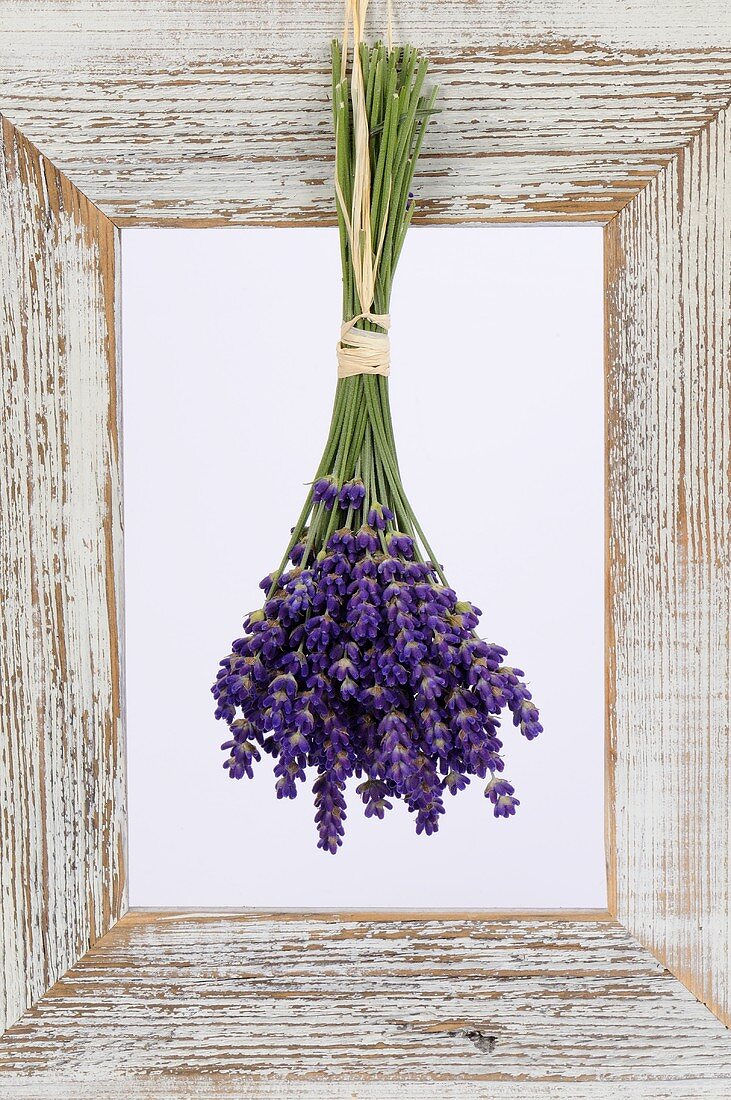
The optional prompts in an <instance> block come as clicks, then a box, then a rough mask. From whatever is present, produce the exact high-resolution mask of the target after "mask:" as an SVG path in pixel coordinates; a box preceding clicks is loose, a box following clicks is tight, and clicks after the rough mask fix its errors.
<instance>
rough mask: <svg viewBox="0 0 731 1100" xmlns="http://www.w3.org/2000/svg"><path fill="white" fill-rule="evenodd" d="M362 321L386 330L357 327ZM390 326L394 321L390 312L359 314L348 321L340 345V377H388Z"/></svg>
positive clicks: (339, 341)
mask: <svg viewBox="0 0 731 1100" xmlns="http://www.w3.org/2000/svg"><path fill="white" fill-rule="evenodd" d="M358 321H371V322H372V323H373V324H374V325H378V326H379V328H382V329H385V330H386V331H385V332H371V331H370V329H364V328H356V327H355V326H356V324H357V323H358ZM390 327H391V318H390V317H389V315H388V314H387V313H358V314H357V315H356V316H355V317H351V319H350V320H349V321H346V322H345V324H344V325H343V327H342V328H341V329H340V339H339V340H338V343H337V345H336V349H337V355H338V378H352V377H353V376H354V375H356V374H383V375H388V374H389V372H390V370H391V346H390V343H389V339H388V330H389V328H390Z"/></svg>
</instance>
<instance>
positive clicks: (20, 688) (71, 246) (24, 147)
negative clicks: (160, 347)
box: [0, 120, 125, 1029]
mask: <svg viewBox="0 0 731 1100" xmlns="http://www.w3.org/2000/svg"><path fill="white" fill-rule="evenodd" d="M0 232H1V234H2V248H0V309H1V310H2V329H1V330H0V349H1V354H2V398H3V404H2V422H3V430H2V433H0V434H1V437H2V442H1V443H0V447H1V448H2V451H1V452H0V469H1V470H2V476H1V477H0V515H1V516H2V528H1V535H2V537H1V539H0V585H1V590H2V608H1V610H0V615H1V616H2V619H1V635H0V636H1V637H2V649H1V652H0V715H1V718H2V737H1V738H0V936H1V938H2V956H1V958H2V962H1V964H0V1029H1V1028H2V1023H3V1021H9V1022H12V1021H14V1020H15V1019H17V1017H18V1016H19V1015H20V1014H21V1013H22V1012H23V1011H24V1010H25V1008H26V1007H27V1006H28V1004H30V1003H31V1002H32V1001H33V1000H34V999H35V998H37V997H38V996H40V994H41V993H43V992H44V991H45V990H46V989H47V988H48V986H49V985H51V984H52V983H53V982H54V981H55V980H56V979H57V978H58V977H59V975H61V974H62V973H63V972H64V971H65V970H66V969H67V968H68V967H69V966H70V965H71V964H72V963H73V962H75V961H76V959H77V958H78V957H79V955H81V954H82V953H83V952H84V951H85V950H86V949H87V948H88V947H89V945H90V944H91V943H93V942H94V941H95V939H96V938H97V937H98V936H100V935H102V934H103V933H104V932H106V931H107V930H108V928H109V927H110V925H111V924H112V923H113V922H114V921H115V920H116V919H117V917H118V916H119V915H120V912H121V911H122V909H123V907H124V904H125V865H124V851H123V848H124V835H125V832H124V830H125V821H124V804H125V792H124V768H123V745H122V743H121V729H120V722H121V694H120V693H121V667H120V621H119V619H120V607H119V599H118V596H119V586H120V577H119V571H120V563H121V500H120V485H119V456H118V453H117V439H118V434H117V432H118V425H117V389H116V387H117V377H116V334H115V327H114V326H115V315H114V309H115V300H116V295H117V288H116V275H117V270H116V235H117V231H116V230H115V229H114V227H113V226H112V224H111V223H110V222H109V221H108V220H107V219H106V218H105V217H104V216H103V215H102V214H100V213H99V211H98V210H96V209H95V208H94V207H93V206H92V205H91V204H90V203H89V202H88V201H87V199H85V198H84V196H83V195H82V194H80V193H79V191H77V190H76V189H75V188H74V187H73V186H72V184H70V183H69V181H68V180H67V179H66V178H65V177H64V176H62V175H61V174H60V173H59V172H58V171H57V170H56V169H55V168H54V167H53V165H51V164H49V162H48V161H47V160H46V159H45V158H44V157H43V156H41V155H40V154H39V153H38V151H37V149H35V148H34V146H33V145H31V144H30V143H29V142H28V141H27V140H26V139H25V138H23V137H22V136H21V135H20V134H19V133H18V132H17V131H16V130H15V129H14V128H13V127H12V126H11V125H10V124H9V123H8V122H7V121H6V120H2V143H1V146H0Z"/></svg>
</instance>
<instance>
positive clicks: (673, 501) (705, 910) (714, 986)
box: [606, 111, 731, 1023]
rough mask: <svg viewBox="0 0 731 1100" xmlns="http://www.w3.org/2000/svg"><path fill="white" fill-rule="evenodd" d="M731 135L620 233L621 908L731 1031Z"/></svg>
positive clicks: (683, 164)
mask: <svg viewBox="0 0 731 1100" xmlns="http://www.w3.org/2000/svg"><path fill="white" fill-rule="evenodd" d="M730 265H731V118H730V117H729V113H728V112H727V111H724V112H722V113H721V115H720V116H719V117H718V118H717V119H716V120H715V121H714V122H713V123H712V124H711V125H710V126H708V127H706V128H705V129H704V130H703V132H702V133H701V134H700V135H699V136H698V137H697V138H696V139H695V140H694V141H693V142H692V143H691V144H690V145H689V146H688V148H687V149H686V150H685V151H684V153H683V154H682V156H680V157H679V158H678V159H676V160H675V161H673V162H672V163H671V164H670V165H669V166H668V168H667V169H665V171H663V172H662V173H661V174H660V175H659V176H658V177H657V179H655V180H654V181H653V182H652V183H651V184H650V186H649V187H648V188H647V189H646V190H645V191H643V192H642V193H641V194H640V195H639V196H638V197H637V198H636V199H635V200H634V202H633V203H632V204H631V205H630V206H628V207H627V208H626V209H625V210H624V211H622V213H621V214H620V215H619V216H618V217H617V218H616V219H615V220H614V221H613V222H612V223H611V224H610V225H609V226H608V228H607V230H606V269H607V321H608V324H607V351H608V355H607V370H608V375H607V394H608V423H609V437H608V462H609V471H608V474H609V476H608V493H609V496H608V507H609V514H608V520H609V562H608V565H609V570H608V572H609V578H610V586H609V609H608V610H609V615H608V618H609V623H610V635H609V646H608V650H609V657H610V661H611V664H610V671H609V679H610V683H611V685H612V694H613V698H612V704H613V705H612V711H611V716H610V718H611V720H610V743H609V752H610V759H609V776H610V779H611V787H610V800H609V806H608V825H609V836H608V846H609V850H610V852H611V853H613V863H612V874H611V894H612V897H611V907H612V909H613V911H614V912H615V913H616V915H617V916H618V918H619V919H620V920H621V921H622V922H623V923H624V924H626V926H627V928H628V929H629V930H630V932H632V933H633V934H634V935H636V936H637V937H638V938H639V939H641V940H642V942H643V943H645V944H647V945H649V946H650V947H652V949H653V950H654V951H655V952H656V953H657V954H658V956H659V957H660V958H661V959H662V960H663V961H664V962H666V964H667V965H668V966H669V967H670V968H671V969H672V970H673V971H674V973H676V974H678V975H680V976H681V978H682V979H683V981H684V982H686V983H687V985H688V986H689V988H691V989H692V990H693V991H694V992H695V993H696V994H697V996H699V997H700V998H702V1000H704V1001H705V1002H706V1003H707V1004H708V1005H710V1006H711V1007H712V1008H713V1010H714V1011H716V1012H718V1013H719V1014H720V1015H721V1017H722V1018H723V1019H724V1020H726V1021H727V1022H728V1023H731V916H730V914H731V861H730V854H729V853H730V846H731V727H730V724H729V702H730V694H731V649H730V643H731V328H730V324H731V267H730Z"/></svg>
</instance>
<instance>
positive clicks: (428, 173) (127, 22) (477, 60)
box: [0, 0, 731, 225]
mask: <svg viewBox="0 0 731 1100" xmlns="http://www.w3.org/2000/svg"><path fill="white" fill-rule="evenodd" d="M394 7H395V30H396V35H397V37H401V38H404V39H407V38H408V39H410V40H412V41H414V42H415V43H416V44H418V45H421V46H423V47H424V48H425V49H426V50H427V52H428V53H429V55H430V57H431V59H432V72H433V77H434V79H435V80H436V81H437V82H438V83H439V84H440V85H441V86H442V89H443V90H442V94H441V97H440V103H441V106H442V108H443V113H442V114H441V115H440V116H439V118H438V122H437V124H436V125H434V126H433V127H432V128H431V130H430V132H429V135H428V138H427V141H426V143H425V146H424V151H423V153H422V157H421V160H420V164H419V174H418V180H417V195H418V200H419V207H418V210H417V215H416V217H417V219H419V218H422V219H425V220H427V221H431V222H438V221H456V222H460V221H469V222H479V221H493V220H498V221H499V220H505V219H508V220H512V221H520V220H528V221H534V220H535V221H551V220H556V219H558V220H563V221H566V220H571V221H592V222H602V221H606V220H607V219H609V218H611V217H612V215H613V214H614V213H616V211H617V210H619V209H620V208H621V207H622V206H624V205H625V204H626V203H627V202H628V201H629V200H630V199H631V198H632V196H633V195H635V194H636V193H637V192H638V191H639V190H640V189H641V188H642V187H644V186H645V185H646V184H647V182H648V181H649V180H650V179H651V178H652V177H653V176H654V175H655V174H656V173H657V172H658V170H660V169H661V168H662V167H663V166H664V165H665V164H667V162H668V160H669V159H670V158H671V157H672V156H673V155H675V154H676V153H677V151H678V150H679V149H680V148H682V147H683V146H684V145H685V144H687V142H688V141H689V140H690V138H691V137H692V135H693V134H695V133H697V132H698V131H699V130H700V129H701V128H702V127H703V125H704V124H705V123H706V122H708V121H709V119H710V118H711V117H712V116H713V115H714V114H716V113H717V112H718V111H719V109H721V108H722V107H724V106H725V105H726V104H728V103H729V102H730V101H731V7H730V6H729V5H728V4H727V3H726V2H725V0H710V2H708V3H705V4H703V5H702V6H701V7H699V6H698V4H697V3H696V2H695V0H674V2H668V0H665V2H663V3H657V2H656V0H596V2H595V3H592V4H591V5H587V4H586V3H583V2H579V0H550V2H549V0H544V2H541V3H532V4H531V3H529V4H526V3H524V2H518V0H503V2H501V3H500V4H496V3H493V2H491V0H490V2H488V0H484V2H475V0H462V2H456V0H451V2H445V0H440V2H434V0H399V2H398V3H397V4H395V5H394ZM372 13H373V17H372V20H371V27H372V28H373V29H374V30H375V31H376V32H377V31H378V30H379V29H381V28H383V27H384V26H385V18H384V5H383V3H380V4H379V3H374V4H373V5H372ZM0 22H2V25H3V34H2V36H1V37H0V73H2V77H3V79H2V85H1V86H2V91H1V92H0V110H3V111H4V112H5V113H6V115H7V116H8V117H9V118H10V119H11V120H12V121H13V122H14V123H15V124H16V125H17V126H19V128H20V129H21V130H22V131H23V132H24V133H25V134H27V135H28V136H29V137H30V138H31V139H32V140H34V141H35V142H36V143H37V144H38V145H39V146H40V148H41V149H42V150H43V151H44V153H46V154H47V155H48V156H49V157H50V158H51V159H52V161H53V162H54V163H55V164H57V165H58V166H59V167H60V168H61V169H62V170H64V171H65V172H66V173H67V174H69V175H70V177H71V178H72V179H73V180H74V182H75V183H76V184H77V186H78V187H80V188H81V190H82V191H83V192H84V193H85V194H87V195H88V196H89V197H90V198H91V199H93V201H94V202H95V203H96V204H97V205H98V206H99V207H100V208H101V209H102V210H103V211H104V212H105V213H106V214H107V215H108V216H109V217H111V218H112V219H113V220H114V221H115V222H117V223H118V224H120V225H134V224H149V225H163V224H173V225H175V224H199V225H200V224H225V223H235V224H239V223H240V224H280V223H288V222H291V221H292V220H293V219H296V220H297V222H298V224H312V223H318V224H319V223H322V222H323V221H325V222H331V221H332V220H333V196H332V182H331V176H332V157H333V141H332V136H331V133H330V129H331V122H330V107H329V102H328V96H329V80H330V78H329V75H328V56H329V40H330V38H331V37H332V36H333V35H337V34H339V33H340V30H341V26H342V0H313V2H310V3H307V4H303V3H301V2H295V0H279V2H277V3H272V2H271V0H198V2H190V3H186V4H184V5H181V4H179V3H176V2H174V0H160V2H157V0H156V2H155V3H154V4H153V3H150V0H128V2H127V3H124V4H120V3H118V2H110V0H106V2H105V0H102V2H100V0H64V2H62V3H60V2H55V3H54V2H51V0H49V2H41V3H39V2H37V0H36V2H28V0H2V2H0Z"/></svg>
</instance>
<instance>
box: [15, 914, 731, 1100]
mask: <svg viewBox="0 0 731 1100" xmlns="http://www.w3.org/2000/svg"><path fill="white" fill-rule="evenodd" d="M3 1087H4V1088H5V1089H6V1093H5V1095H9V1093H8V1089H10V1088H11V1087H12V1088H13V1089H15V1090H16V1091H14V1092H12V1095H13V1096H24V1095H32V1096H34V1097H36V1100H43V1098H46V1097H52V1096H53V1097H56V1096H63V1097H74V1098H75V1100H86V1098H89V1100H91V1098H94V1100H96V1098H99V1100H103V1098H104V1097H111V1096H114V1097H116V1096H122V1095H124V1096H129V1097H147V1096H165V1097H168V1098H171V1100H172V1098H175V1097H179V1096H202V1097H214V1096H215V1097H233V1096H247V1097H248V1096H254V1097H256V1096H268V1097H279V1098H283V1097H318V1098H323V1097H331V1096H338V1097H345V1096H347V1097H353V1096H355V1097H360V1096H363V1097H378V1098H379V1100H383V1098H387V1097H395V1096H399V1097H430V1098H433V1097H436V1096H438V1097H440V1098H441V1097H466V1096H481V1097H484V1098H490V1100H491V1098H493V1097H504V1096H511V1097H523V1096H526V1097H530V1096H542V1097H546V1096H561V1097H564V1098H568V1097H572V1098H573V1097H580V1096H604V1097H609V1096H616V1095H620V1096H621V1095H632V1096H635V1097H637V1096H639V1095H641V1096H658V1095H662V1096H685V1097H688V1098H690V1097H693V1098H694V1100H697V1098H699V1097H708V1096H715V1097H721V1096H728V1094H729V1089H730V1088H731V1035H730V1034H729V1033H728V1031H727V1030H726V1029H725V1028H724V1027H723V1026H722V1025H721V1024H720V1023H719V1021H718V1020H716V1019H715V1018H714V1017H713V1016H712V1015H711V1014H710V1013H709V1012H707V1011H706V1009H705V1008H704V1007H703V1006H702V1005H701V1004H699V1003H698V1002H697V1001H696V1000H695V998H693V997H692V996H691V995H690V994H689V993H688V991H687V990H686V989H684V988H683V986H682V985H681V984H680V983H679V982H678V981H677V980H676V979H674V978H673V977H672V976H671V975H670V974H669V973H668V972H667V971H666V970H664V969H663V967H662V966H660V964H659V963H657V962H656V961H655V960H654V959H653V958H652V956H651V955H650V954H649V953H648V952H646V951H644V950H643V949H642V948H640V947H639V945H638V944H637V943H636V942H635V941H634V940H632V938H631V937H630V936H628V934H627V933H626V932H625V931H624V929H622V928H621V926H620V925H618V924H617V923H616V922H614V921H612V920H610V919H609V918H608V916H607V915H602V914H594V915H590V914H583V915H582V917H581V919H574V918H572V916H571V915H570V914H568V915H566V916H565V917H564V918H563V919H562V918H560V917H559V916H558V915H557V914H554V915H549V914H544V915H543V916H542V917H539V918H536V919H527V918H526V917H525V916H523V917H520V916H519V915H513V916H512V917H511V916H510V915H503V916H500V915H498V914H493V915H492V916H491V917H490V918H489V919H485V918H483V919H479V918H476V917H472V918H469V917H454V916H451V917H450V916H449V915H442V916H441V919H430V918H424V917H421V918H419V917H417V916H415V915H411V916H407V915H400V916H396V917H393V916H392V917H387V916H385V915H383V914H380V915H379V914H373V913H369V914H360V915H359V914H351V915H346V914H333V913H330V914H322V915H307V916H303V915H296V914H288V915H287V916H286V917H282V916H274V917H272V916H270V917H267V916H266V915H262V914H257V913H253V912H250V913H232V912H224V913H218V914H197V913H195V912H193V913H175V912H174V911H171V912H167V913H165V912H149V911H137V912H134V911H133V912H131V913H129V914H128V915H127V916H125V917H124V918H123V919H122V920H121V921H120V923H119V924H117V925H116V926H115V928H114V929H113V930H112V931H111V932H110V933H109V934H108V935H107V936H106V937H105V938H104V939H103V940H102V941H100V942H99V943H98V944H97V945H96V947H94V948H92V950H91V951H90V952H89V953H88V954H87V955H86V956H85V957H84V958H83V959H82V960H81V961H80V963H79V964H78V965H77V966H75V967H74V968H73V969H72V970H71V971H70V972H69V973H68V974H67V975H65V976H64V977H63V978H62V979H61V981H59V982H58V983H57V984H56V985H55V986H54V988H53V989H52V990H51V991H50V992H49V993H48V994H47V995H46V996H45V997H44V998H43V999H42V1000H41V1001H40V1002H39V1003H38V1004H37V1005H36V1006H35V1007H34V1008H33V1009H32V1010H31V1011H30V1012H29V1013H27V1014H26V1016H25V1017H24V1019H23V1020H22V1021H21V1022H20V1023H19V1024H17V1025H16V1026H15V1027H14V1028H12V1029H11V1030H10V1031H8V1032H7V1034H6V1035H5V1037H4V1039H3V1040H1V1041H0V1090H2V1088H3ZM582 1089H583V1090H584V1091H582ZM632 1090H634V1091H632Z"/></svg>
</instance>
